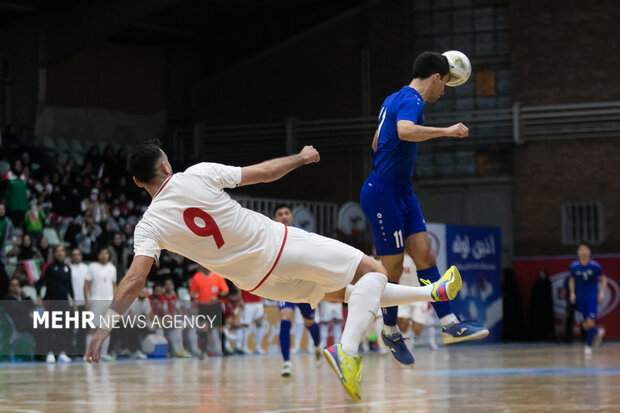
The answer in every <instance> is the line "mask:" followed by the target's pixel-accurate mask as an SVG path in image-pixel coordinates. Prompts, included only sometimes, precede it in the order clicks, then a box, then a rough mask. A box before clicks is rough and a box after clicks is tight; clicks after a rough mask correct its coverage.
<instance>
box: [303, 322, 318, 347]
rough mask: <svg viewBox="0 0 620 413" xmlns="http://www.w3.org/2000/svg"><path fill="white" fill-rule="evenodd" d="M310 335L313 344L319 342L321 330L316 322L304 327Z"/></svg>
mask: <svg viewBox="0 0 620 413" xmlns="http://www.w3.org/2000/svg"><path fill="white" fill-rule="evenodd" d="M306 328H307V329H308V331H309V332H310V335H311V336H312V341H313V342H314V345H315V346H318V345H319V344H321V330H320V329H319V325H318V324H317V323H314V324H312V325H311V326H310V327H306Z"/></svg>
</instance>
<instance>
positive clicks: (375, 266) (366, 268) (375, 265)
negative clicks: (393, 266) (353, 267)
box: [356, 255, 388, 277]
mask: <svg viewBox="0 0 620 413" xmlns="http://www.w3.org/2000/svg"><path fill="white" fill-rule="evenodd" d="M369 272H378V273H380V274H383V275H385V276H386V277H387V276H388V272H387V270H386V269H385V267H384V266H383V265H381V264H380V263H379V262H377V261H376V260H375V259H373V258H372V257H369V256H368V255H364V258H362V261H361V262H360V264H359V266H358V267H357V271H356V275H357V276H358V277H360V276H362V275H364V274H367V273H369Z"/></svg>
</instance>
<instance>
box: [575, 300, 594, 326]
mask: <svg viewBox="0 0 620 413" xmlns="http://www.w3.org/2000/svg"><path fill="white" fill-rule="evenodd" d="M577 310H578V311H579V312H580V313H581V317H583V319H582V320H581V321H586V320H587V319H588V318H591V319H592V320H596V317H597V313H598V296H597V295H594V294H592V295H588V296H585V297H580V296H577Z"/></svg>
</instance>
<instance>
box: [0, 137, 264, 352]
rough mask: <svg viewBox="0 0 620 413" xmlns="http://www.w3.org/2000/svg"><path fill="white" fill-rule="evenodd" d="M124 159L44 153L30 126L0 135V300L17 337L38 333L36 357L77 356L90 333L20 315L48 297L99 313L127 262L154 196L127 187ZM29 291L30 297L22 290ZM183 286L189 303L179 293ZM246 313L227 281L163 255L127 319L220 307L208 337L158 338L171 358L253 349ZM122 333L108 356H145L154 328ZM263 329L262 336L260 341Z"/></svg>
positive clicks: (113, 154) (111, 150) (178, 334)
mask: <svg viewBox="0 0 620 413" xmlns="http://www.w3.org/2000/svg"><path fill="white" fill-rule="evenodd" d="M82 155H83V156H82ZM126 158H127V153H126V151H125V148H124V147H120V146H119V147H116V148H115V146H113V145H107V146H105V147H104V149H103V151H100V147H99V146H98V145H93V146H91V147H89V148H87V149H86V153H84V154H80V156H73V155H72V154H71V153H62V152H61V151H58V150H56V149H54V148H49V147H47V148H46V147H44V145H42V144H40V143H38V142H37V140H36V139H35V137H33V136H32V135H31V134H30V130H29V128H27V127H22V128H21V129H19V130H18V129H17V128H16V127H15V126H12V125H11V126H9V127H8V128H7V129H6V131H5V133H4V134H3V135H2V144H1V146H0V299H3V300H4V301H3V302H4V303H7V302H9V301H10V300H12V301H22V302H21V303H20V305H19V306H17V307H15V306H13V307H10V306H9V307H10V308H12V309H13V314H10V315H11V316H12V317H13V318H14V324H15V326H16V327H18V328H20V329H23V331H20V333H25V334H30V335H32V336H33V337H34V341H35V344H34V345H35V346H36V351H33V352H34V353H36V354H41V355H42V354H47V361H48V362H50V361H55V360H58V361H59V362H68V361H70V358H69V356H72V355H74V356H79V355H81V354H83V353H84V349H85V346H86V345H87V342H88V336H87V334H86V332H85V331H83V330H77V331H72V330H69V329H67V330H61V331H54V332H41V331H38V332H37V331H33V330H32V328H31V324H32V323H24V322H23V321H24V319H26V320H27V317H29V316H30V317H31V316H32V310H33V309H35V308H36V307H37V306H38V307H39V308H43V307H44V306H46V304H45V303H50V301H49V300H54V301H62V300H65V301H66V303H64V304H63V303H58V302H56V303H55V304H54V305H55V306H56V307H57V309H58V308H60V309H62V310H71V311H78V312H80V311H84V310H90V311H93V312H95V313H97V312H101V311H102V310H100V309H97V308H95V307H96V304H97V300H98V299H99V300H108V299H111V297H112V295H113V291H115V289H116V286H117V285H118V284H119V283H120V282H121V280H122V279H123V277H124V276H125V274H126V272H127V270H128V268H129V265H130V264H131V261H132V258H133V230H134V227H135V225H136V224H137V222H138V220H139V219H140V217H141V216H142V214H143V213H144V211H145V210H146V208H147V206H148V204H149V202H150V198H149V196H148V194H147V193H146V192H145V191H142V190H140V189H139V188H138V187H137V186H135V185H134V184H133V181H132V177H131V176H129V175H128V173H127V172H126V168H125V163H126ZM2 165H3V166H4V168H2V167H1V166H2ZM46 234H50V235H51V237H50V238H51V239H48V236H46ZM112 273H113V274H114V275H113V276H112ZM67 274H71V276H70V277H67V276H66V275H67ZM196 280H198V281H196ZM104 281H105V282H104ZM192 281H194V285H192ZM214 286H217V288H214ZM27 288H30V292H31V293H30V294H27V293H26V292H25V289H27ZM44 288H46V293H45V294H43V292H42V291H43V289H44ZM179 289H183V290H184V291H185V292H186V296H187V297H181V295H180V294H178V291H180V290H179ZM34 291H36V295H35V293H34ZM104 292H105V294H104ZM41 295H43V297H41ZM104 295H105V297H104ZM89 300H90V303H89ZM93 303H94V304H93ZM198 303H201V304H198ZM0 307H1V306H0ZM9 307H7V311H8V312H10V308H9ZM47 307H50V304H47ZM61 307H62V308H61ZM242 308H243V301H242V298H241V293H240V291H238V290H237V288H236V287H235V286H234V285H233V284H232V283H229V282H228V281H225V280H224V279H222V278H221V277H219V276H218V275H217V274H213V273H211V272H210V271H208V270H207V269H205V268H202V267H198V265H197V264H195V263H193V262H191V261H189V260H187V259H185V258H183V257H181V256H179V255H176V254H173V253H169V252H167V251H163V252H162V255H161V257H160V259H159V262H158V263H157V264H156V265H154V266H153V268H152V271H151V273H150V274H149V276H148V279H147V288H145V290H144V291H143V292H142V293H141V294H140V297H138V299H137V300H136V302H135V303H134V304H132V306H131V308H130V310H129V313H131V314H141V315H144V316H148V317H150V318H152V317H156V316H163V315H172V316H179V315H186V314H189V315H192V314H194V315H196V314H200V313H205V312H211V313H214V312H219V311H221V312H222V318H223V323H222V325H220V326H218V328H214V329H211V330H210V331H203V330H199V329H198V330H196V329H186V330H185V331H182V330H179V329H174V328H172V329H162V331H161V332H160V333H161V336H162V339H163V337H165V340H166V341H167V343H168V352H169V354H170V355H172V356H177V357H189V356H191V355H192V354H193V355H196V356H201V357H203V356H205V355H206V354H215V355H228V354H234V353H241V354H244V353H247V352H249V349H248V348H247V338H248V335H249V332H250V330H248V327H250V326H244V325H242V323H241V321H240V320H241V310H242ZM25 317H26V318H25ZM1 322H2V320H1V319H0V323H1ZM28 325H30V327H28ZM24 326H26V327H24ZM0 327H1V326H0ZM125 330H126V331H124V333H125V334H114V332H113V334H112V335H111V337H110V340H109V342H108V343H106V345H105V349H104V350H105V355H106V356H107V357H104V359H108V360H111V359H113V358H114V355H128V356H134V357H138V358H144V357H145V356H144V354H143V353H142V352H141V351H140V348H141V346H140V343H141V342H142V340H143V339H144V338H145V336H146V335H148V334H152V333H153V331H149V330H148V329H139V328H130V329H125ZM252 331H253V332H254V334H256V331H254V330H252ZM264 333H266V331H265V332H262V331H261V336H260V337H261V338H262V334H264ZM0 344H1V343H0ZM258 351H262V350H261V349H260V348H258ZM0 353H1V352H0ZM1 356H2V354H0V358H1Z"/></svg>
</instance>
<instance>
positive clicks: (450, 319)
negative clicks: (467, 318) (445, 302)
mask: <svg viewBox="0 0 620 413" xmlns="http://www.w3.org/2000/svg"><path fill="white" fill-rule="evenodd" d="M439 322H440V323H441V325H442V326H443V327H450V326H451V325H453V324H457V323H458V322H459V319H458V318H457V317H456V316H455V315H454V313H451V314H448V315H445V316H443V317H441V318H440V319H439Z"/></svg>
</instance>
